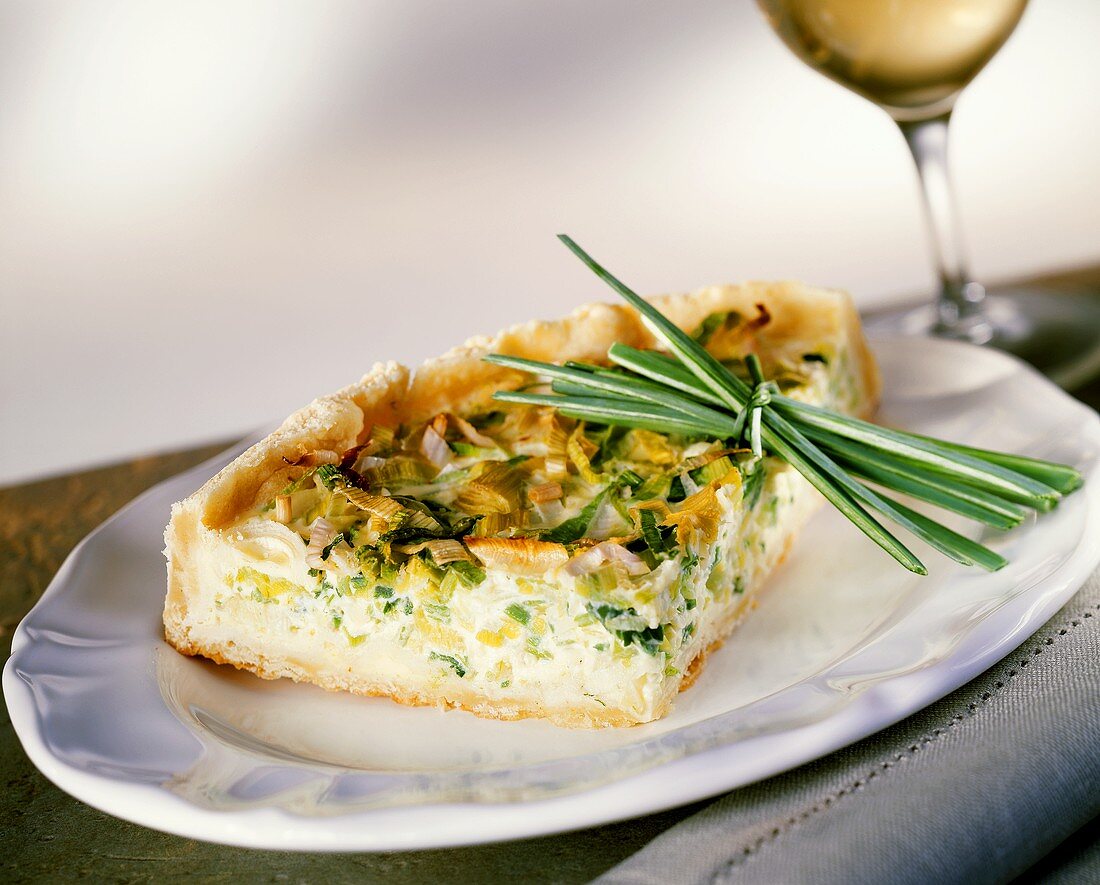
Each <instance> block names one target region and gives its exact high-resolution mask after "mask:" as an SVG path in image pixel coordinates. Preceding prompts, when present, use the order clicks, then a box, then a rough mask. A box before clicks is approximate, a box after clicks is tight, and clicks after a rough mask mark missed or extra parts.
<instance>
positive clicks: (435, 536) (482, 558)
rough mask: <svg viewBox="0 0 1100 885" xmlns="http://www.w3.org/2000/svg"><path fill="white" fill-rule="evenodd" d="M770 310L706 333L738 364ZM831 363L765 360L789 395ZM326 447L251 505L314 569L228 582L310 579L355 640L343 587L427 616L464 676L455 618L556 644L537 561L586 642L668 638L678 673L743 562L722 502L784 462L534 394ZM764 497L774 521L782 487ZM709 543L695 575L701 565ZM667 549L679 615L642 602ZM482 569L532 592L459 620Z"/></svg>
mask: <svg viewBox="0 0 1100 885" xmlns="http://www.w3.org/2000/svg"><path fill="white" fill-rule="evenodd" d="M766 319H767V318H766V316H764V317H756V318H754V319H751V320H746V319H744V318H741V317H739V316H737V315H735V314H728V313H726V314H720V315H719V314H715V315H712V316H711V317H708V318H707V319H706V320H705V321H704V322H703V324H702V325H701V326H700V328H699V329H698V330H697V331H696V336H697V337H698V339H699V340H700V341H705V342H706V344H707V347H708V349H714V350H715V352H716V355H718V356H719V358H721V359H723V360H725V359H728V360H729V361H730V365H731V366H732V365H733V364H734V363H735V362H736V364H737V365H740V360H739V357H740V355H741V353H740V352H738V348H742V349H743V348H744V347H745V346H746V341H747V340H751V334H752V331H753V329H754V328H755V326H754V324H755V325H759V324H760V323H761V322H766ZM749 346H751V344H750V345H749ZM723 351H725V352H723ZM830 362H831V359H830V356H827V355H824V354H821V353H808V354H805V355H804V356H803V357H802V358H801V359H795V360H793V361H792V362H783V363H779V364H776V365H773V366H772V367H771V368H772V370H773V371H772V376H773V377H775V378H777V380H778V383H779V384H780V385H781V387H782V388H783V389H784V390H786V391H787V392H793V395H795V396H798V397H800V398H801V397H806V398H808V399H811V400H816V401H821V400H828V399H830V398H831V397H830V390H831V387H832V386H833V385H834V382H833V381H832V379H831V377H830V376H831V375H832V371H831V370H830V369H831V367H830ZM320 454H321V453H314V454H313V455H312V456H310V455H307V456H306V457H305V458H303V459H302V463H303V464H306V463H315V462H316V461H318V460H327V461H330V462H331V463H320V464H319V465H317V466H309V467H305V466H303V468H302V472H301V473H300V474H299V475H297V476H296V477H295V478H294V480H293V481H292V482H291V483H290V484H289V485H287V486H286V487H285V488H284V489H283V490H282V491H281V492H280V493H279V494H278V495H276V496H275V498H273V499H272V500H271V501H268V502H265V503H264V504H263V506H260V507H257V508H256V510H255V511H253V512H252V513H250V514H248V516H247V518H248V519H253V520H255V519H260V520H267V521H271V522H277V523H280V524H282V525H283V526H285V527H286V528H287V529H289V530H290V531H291V532H293V533H295V534H296V535H297V536H298V537H299V538H300V539H301V541H302V544H303V545H304V546H305V548H306V562H307V564H308V566H309V571H308V577H309V580H310V581H312V582H313V583H312V585H308V584H306V585H303V586H299V585H296V584H294V583H293V582H291V581H288V580H286V579H283V578H273V577H270V576H268V575H265V574H264V573H263V572H260V571H258V570H256V569H253V568H241V569H239V570H238V571H237V572H235V573H233V574H231V575H229V576H227V577H226V583H227V584H228V585H229V586H230V587H231V588H235V589H236V590H237V591H238V592H239V593H240V594H241V595H242V596H243V597H244V598H246V599H254V600H256V601H262V602H265V603H270V602H276V603H277V602H279V601H280V600H282V601H283V603H284V604H287V605H291V606H293V605H295V604H296V602H295V598H296V597H298V596H300V595H305V596H309V595H312V596H313V597H314V598H315V600H319V601H320V602H321V604H323V605H325V606H328V618H329V620H330V621H331V624H332V629H333V631H335V632H336V633H342V634H344V635H345V636H346V639H347V642H348V644H349V645H352V646H354V645H357V644H358V643H360V642H362V641H363V639H364V638H365V636H364V635H363V634H362V633H361V632H360V633H356V632H353V631H352V630H349V626H351V625H349V623H348V616H347V614H346V612H344V610H343V609H342V608H341V605H340V601H341V599H342V598H343V597H349V596H353V597H365V598H366V599H367V600H369V602H370V605H372V606H373V607H374V608H373V612H374V615H373V616H374V617H376V618H378V619H381V620H385V619H399V620H402V621H403V622H404V626H402V627H401V628H400V630H399V631H398V632H397V635H398V637H399V641H401V642H403V643H404V642H407V641H408V640H409V637H410V636H411V635H412V634H413V632H414V631H417V632H419V634H420V639H421V640H422V641H423V647H424V648H425V649H426V650H427V658H428V660H429V661H430V663H431V664H432V665H433V666H434V667H435V668H436V669H438V671H439V673H440V676H441V678H456V679H463V678H466V677H467V676H468V675H469V674H471V665H470V662H469V660H468V659H467V657H466V656H464V655H463V654H462V651H463V649H464V648H465V645H464V641H463V640H462V638H461V637H460V636H459V635H458V634H459V631H460V630H461V631H466V632H468V633H469V634H471V635H472V636H473V637H474V638H476V640H477V641H478V642H479V643H482V644H484V645H486V646H489V647H494V648H499V647H503V646H506V645H509V644H517V647H522V649H523V653H524V654H525V655H529V656H530V657H531V658H533V659H534V660H536V661H537V660H547V659H549V658H551V657H552V652H551V651H550V650H548V647H547V641H546V640H547V636H548V635H549V634H550V633H552V632H553V623H552V619H548V618H546V617H544V616H543V614H544V613H545V610H546V604H545V602H544V601H540V600H539V598H538V594H539V593H540V588H541V587H545V586H546V585H545V584H543V583H542V581H540V580H539V579H540V577H541V576H542V575H544V574H545V573H546V572H547V571H550V570H553V569H560V571H559V572H558V574H563V573H564V574H565V575H568V576H570V577H571V578H572V588H573V591H574V592H575V593H577V594H579V595H580V597H581V598H580V599H579V600H578V604H577V611H578V612H579V614H577V615H576V617H575V618H574V620H575V621H576V623H577V624H578V625H580V626H581V627H585V626H588V625H598V626H599V627H600V628H602V630H603V631H605V632H604V633H602V634H600V635H603V636H604V637H605V638H604V639H602V640H601V641H598V642H595V643H587V645H588V648H589V649H590V650H594V651H596V652H599V653H600V654H601V655H609V656H611V657H612V658H623V657H624V656H626V657H633V656H635V655H639V654H640V655H648V656H652V657H657V656H659V655H661V654H663V655H664V661H665V664H664V665H663V666H664V667H665V672H666V673H667V672H674V673H675V672H679V671H677V670H676V668H675V667H673V666H672V663H671V660H672V659H673V657H674V656H675V653H676V651H678V649H679V648H680V647H681V646H683V645H684V644H686V643H687V642H688V640H689V638H690V637H691V636H692V635H693V633H694V632H695V623H696V619H697V617H698V613H697V612H695V611H694V610H695V609H696V607H697V605H698V600H697V598H696V596H697V595H698V594H699V592H700V591H701V590H704V589H705V590H707V591H710V592H711V594H712V596H713V598H719V594H721V597H722V598H729V595H730V594H731V593H740V592H742V589H743V588H742V587H741V586H740V578H737V579H736V584H737V586H736V587H733V589H730V587H727V588H726V589H725V590H724V592H723V591H720V589H719V588H720V586H721V585H722V584H723V582H725V583H726V584H730V582H729V581H728V580H726V572H727V569H726V566H725V563H724V562H723V561H721V556H722V554H723V552H724V551H721V550H720V546H721V544H720V543H719V542H720V541H725V540H726V538H725V536H722V537H720V535H722V532H721V528H722V527H721V521H722V516H723V502H726V504H727V505H728V503H729V502H730V501H737V500H740V506H741V507H742V508H743V509H744V510H745V511H751V510H753V509H755V508H757V507H758V506H759V505H760V501H761V499H762V494H761V493H762V491H763V489H764V487H765V485H766V483H767V477H768V476H769V472H770V471H771V470H773V469H775V468H776V467H779V466H780V465H779V462H777V461H775V460H774V459H772V458H768V457H765V458H764V459H763V460H761V459H760V458H757V457H754V456H753V455H752V453H751V452H749V451H747V450H744V449H736V448H731V447H730V444H729V441H723V440H712V439H700V438H697V437H696V438H693V437H688V436H683V435H679V434H676V433H659V432H656V431H653V430H644V429H637V428H623V427H610V426H603V425H597V424H593V423H585V422H583V421H575V420H572V419H569V418H566V417H563V416H561V415H559V414H557V413H556V412H555V411H554V410H553V409H551V408H547V407H540V406H525V405H514V406H513V405H505V406H503V407H501V408H497V409H496V410H494V411H490V412H487V413H484V414H480V415H473V416H465V417H463V416H456V415H453V414H450V413H442V414H440V415H438V416H436V417H435V418H434V419H433V420H431V421H430V422H427V423H424V424H420V425H418V426H401V427H394V428H389V427H381V426H376V427H373V428H371V430H370V432H369V433H368V434H367V435H366V438H365V441H364V443H363V444H362V445H360V446H358V447H356V448H354V449H351V450H350V451H348V452H345V453H343V455H342V456H340V459H339V461H338V462H336V461H335V458H333V457H332V456H331V455H332V453H325V454H327V455H328V456H329V457H327V458H321V457H319V455H320ZM766 506H768V507H770V508H771V510H770V511H768V512H769V513H770V514H772V522H773V523H774V513H775V510H774V508H775V506H776V502H775V500H774V499H773V500H770V501H769V502H768V503H767V505H766ZM730 543H731V544H732V541H730ZM706 551H712V552H711V553H708V554H707V559H708V560H709V561H707V563H706V564H707V567H708V572H707V579H706V580H705V581H702V583H701V584H700V583H698V582H696V581H695V580H694V578H693V576H694V574H695V572H696V570H697V569H698V568H699V566H700V556H701V555H703V554H704V553H705V552H706ZM664 563H672V564H673V566H674V568H673V569H671V570H668V574H670V575H672V574H673V573H674V574H675V579H674V580H672V581H671V591H670V592H671V593H672V594H673V596H674V611H675V613H676V616H675V618H672V619H670V620H669V622H667V623H659V624H653V623H652V622H651V619H647V617H646V616H645V615H644V614H640V613H639V609H641V608H643V607H644V605H645V603H646V602H648V601H650V600H651V598H652V597H653V596H654V595H655V593H656V591H653V590H651V589H647V583H646V582H647V578H648V577H649V576H651V575H652V574H653V573H654V572H655V571H656V570H657V569H659V568H660V567H661V565H662V564H664ZM487 569H492V570H494V571H502V572H505V573H509V574H510V575H511V576H512V580H514V581H515V583H516V586H517V587H519V589H520V592H521V593H524V594H529V595H530V598H528V597H527V596H525V598H524V601H523V602H512V603H510V604H508V605H507V606H504V607H502V610H501V611H500V612H499V613H498V614H499V618H498V622H497V624H495V625H494V626H495V629H488V628H485V629H474V628H471V625H470V624H469V623H452V620H453V619H452V601H453V600H454V598H455V596H456V595H457V594H470V593H477V592H478V591H477V588H478V587H479V585H481V584H482V583H483V582H484V581H485V580H486V570H487ZM557 583H560V582H557ZM730 586H731V587H732V584H731V585H730ZM297 604H299V605H300V604H301V603H300V602H299V603H297ZM571 642H572V640H570V639H566V638H562V639H561V640H560V643H559V644H564V645H569V644H570V643H571ZM482 675H484V676H485V678H486V679H489V680H492V682H493V684H494V685H499V686H500V687H501V688H505V687H507V686H509V685H510V683H511V680H512V674H511V667H510V665H509V664H508V663H507V662H506V661H504V660H501V662H500V663H499V664H498V665H497V666H496V668H495V669H491V670H486V671H485V673H484V674H482ZM597 700H598V699H597ZM601 703H602V702H601Z"/></svg>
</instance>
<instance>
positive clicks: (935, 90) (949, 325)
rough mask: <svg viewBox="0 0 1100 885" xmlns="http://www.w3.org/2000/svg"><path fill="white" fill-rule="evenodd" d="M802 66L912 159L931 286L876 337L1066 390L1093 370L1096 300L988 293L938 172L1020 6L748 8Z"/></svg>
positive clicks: (1098, 363) (771, 3) (858, 3)
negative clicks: (1010, 363)
mask: <svg viewBox="0 0 1100 885" xmlns="http://www.w3.org/2000/svg"><path fill="white" fill-rule="evenodd" d="M759 3H760V6H761V7H762V8H763V10H764V13H765V15H766V16H767V18H768V21H769V23H770V24H771V26H772V28H774V30H775V32H776V33H777V34H778V35H779V36H780V37H781V38H782V39H783V42H784V43H786V44H787V46H788V47H789V48H790V49H791V50H792V51H793V52H794V53H795V55H797V56H798V57H799V58H800V59H802V61H804V62H806V64H808V65H809V66H810V67H812V68H815V69H816V70H818V71H820V72H821V73H823V74H825V75H826V76H828V77H830V78H832V79H833V80H836V81H837V82H838V83H840V84H841V85H843V86H846V87H847V88H849V89H851V90H852V91H853V92H856V93H857V94H859V95H862V96H863V97H864V98H867V99H869V100H870V101H873V102H874V103H875V104H877V105H879V106H880V107H881V108H883V109H884V110H885V111H886V112H887V113H889V114H890V116H891V117H893V118H894V120H895V121H896V122H897V124H898V125H899V126H900V127H901V131H902V134H903V135H904V136H905V140H906V142H907V144H908V145H909V148H910V150H911V151H912V154H913V158H914V159H915V160H916V164H917V171H918V173H919V177H920V182H921V188H922V194H923V197H924V209H925V216H926V218H927V221H928V227H929V231H930V233H931V239H932V246H933V253H934V257H935V261H936V265H937V271H938V275H939V279H940V293H939V297H938V299H937V301H936V304H935V308H934V309H918V310H915V311H912V310H910V311H905V312H899V313H896V314H893V315H887V316H884V317H882V318H880V319H879V321H878V323H877V325H878V327H879V328H881V329H886V330H892V331H899V332H905V333H912V334H916V333H928V332H931V333H932V334H937V335H943V336H946V337H952V338H961V339H964V340H968V341H972V342H975V343H978V344H986V343H990V344H993V345H995V346H998V347H1001V348H1003V349H1005V350H1009V351H1012V352H1014V353H1016V354H1018V355H1020V356H1022V357H1024V358H1025V359H1027V360H1029V361H1030V362H1032V363H1033V364H1035V365H1037V366H1038V367H1039V368H1041V369H1042V370H1043V371H1045V372H1047V374H1049V375H1051V377H1053V378H1054V379H1055V380H1057V381H1059V383H1062V384H1063V385H1065V386H1074V385H1075V384H1078V383H1081V382H1083V381H1085V380H1087V379H1088V378H1090V377H1091V376H1093V375H1094V374H1095V373H1096V372H1097V371H1100V300H1097V299H1096V298H1090V297H1088V295H1087V294H1076V293H1066V292H1063V291H1057V290H1014V291H1009V292H1006V293H1005V294H1001V295H996V296H991V295H987V294H986V292H985V289H984V288H983V287H982V286H981V285H980V284H978V283H976V282H974V281H973V280H972V279H971V278H970V275H969V273H968V270H967V263H966V258H965V252H964V248H963V241H962V236H961V234H960V230H959V225H958V220H957V213H956V211H955V205H954V199H953V195H952V191H951V183H950V178H949V176H948V171H947V131H948V123H949V122H950V119H951V111H952V109H953V107H954V104H955V100H956V98H958V95H959V93H960V92H961V91H962V90H963V89H964V88H965V87H966V85H967V84H968V83H969V82H970V81H971V80H972V79H973V78H974V77H975V76H976V75H977V74H978V72H979V71H981V69H982V68H983V67H984V66H985V64H986V63H987V62H988V61H989V60H990V59H991V58H992V57H993V56H994V54H996V52H997V50H998V49H1000V48H1001V46H1002V45H1003V44H1004V42H1005V41H1006V40H1007V39H1008V38H1009V36H1010V35H1011V34H1012V31H1013V30H1014V29H1015V27H1016V24H1017V23H1018V22H1019V21H1020V17H1021V16H1022V15H1023V13H1024V8H1025V7H1026V6H1027V0H759Z"/></svg>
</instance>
